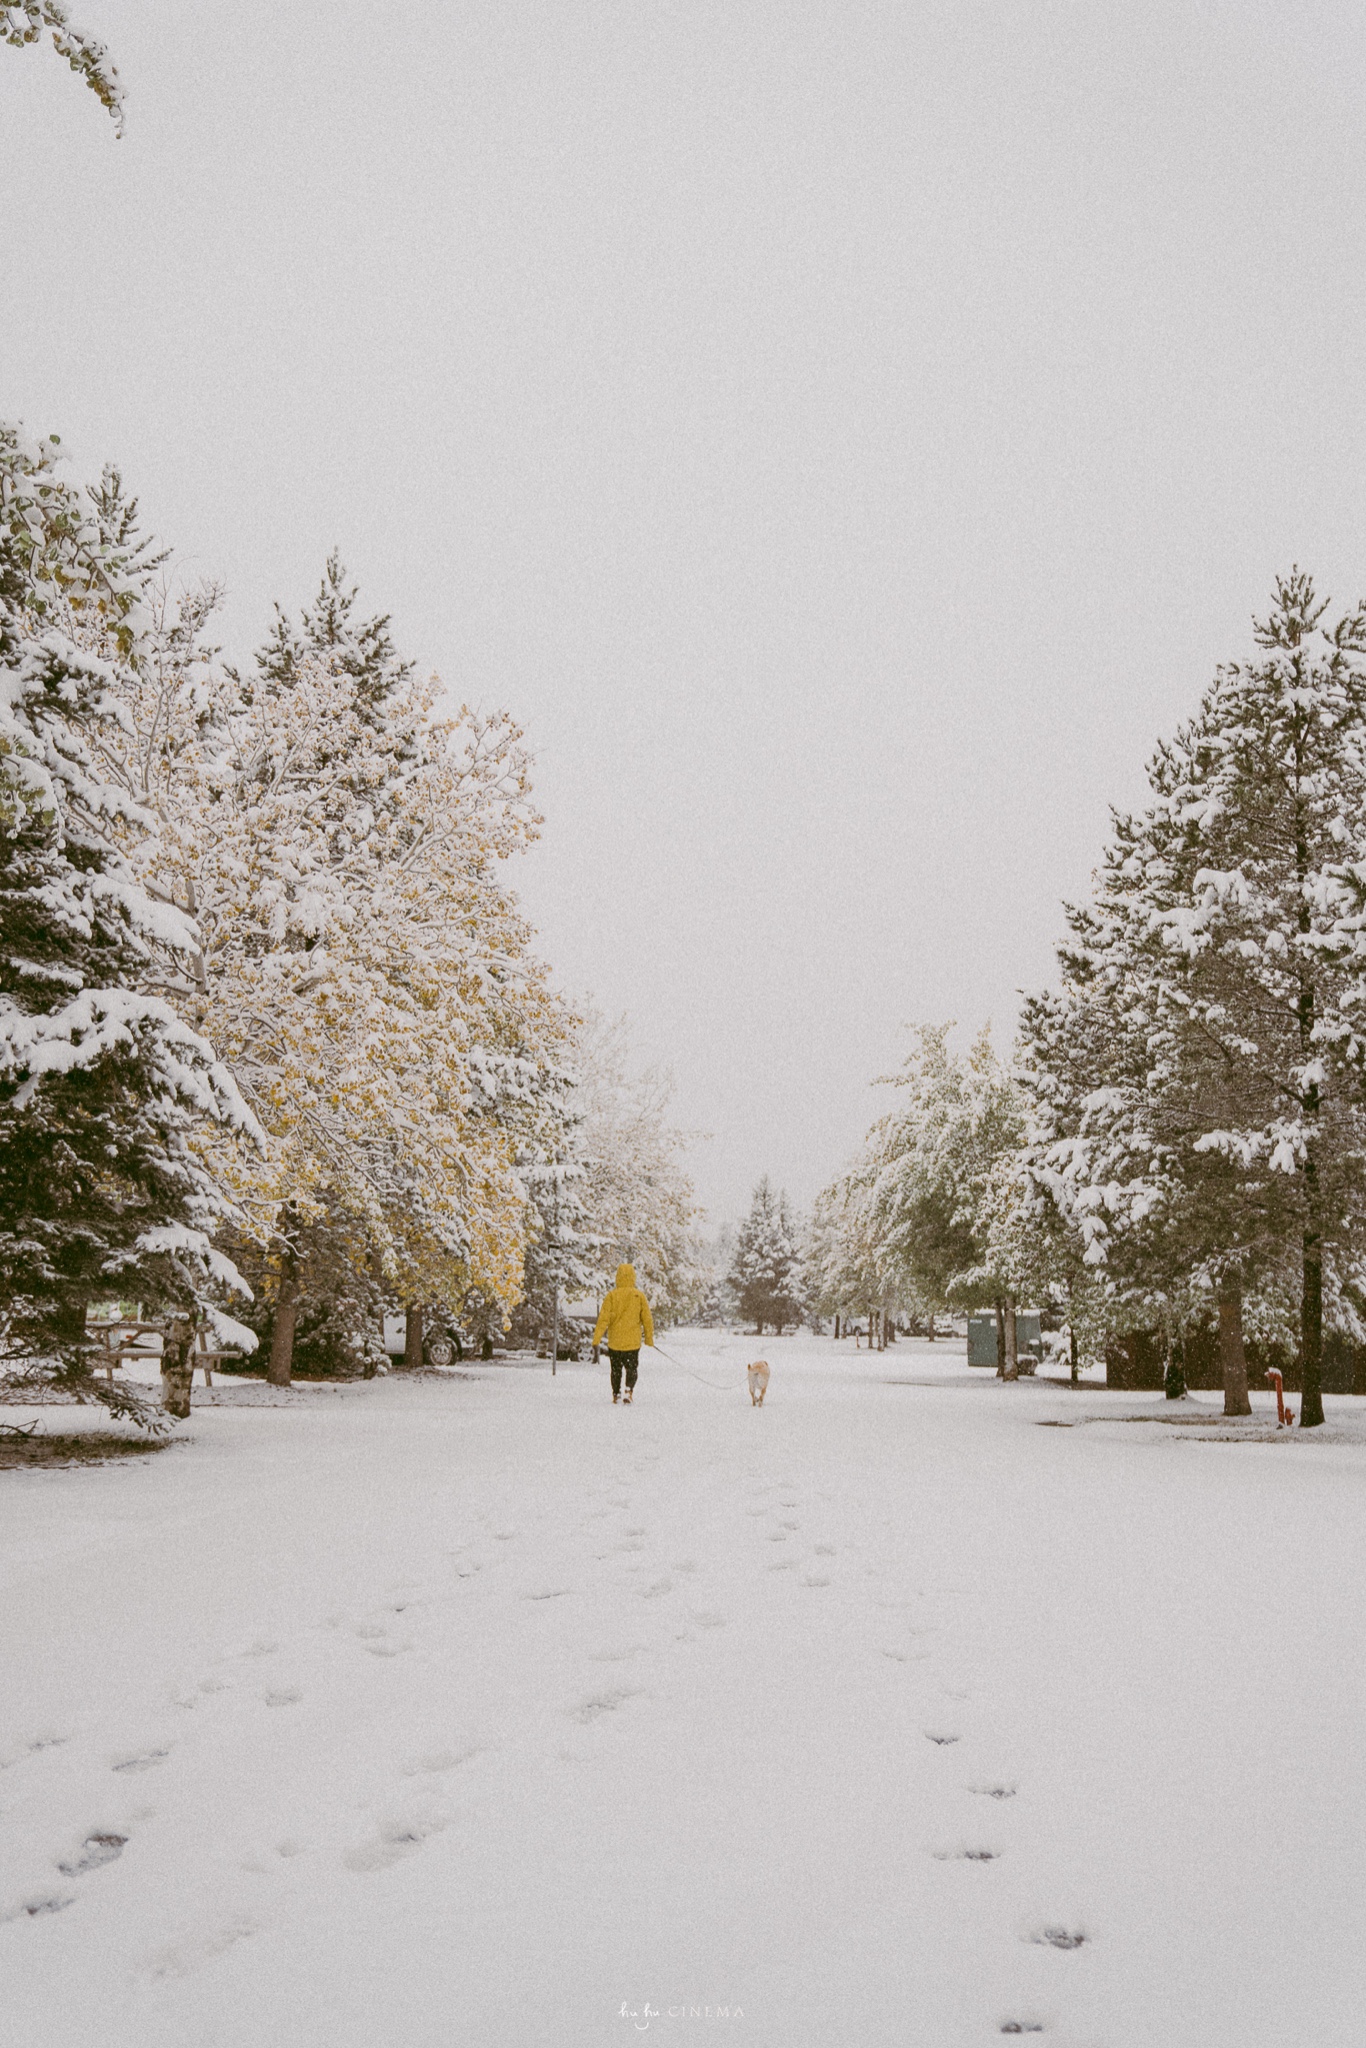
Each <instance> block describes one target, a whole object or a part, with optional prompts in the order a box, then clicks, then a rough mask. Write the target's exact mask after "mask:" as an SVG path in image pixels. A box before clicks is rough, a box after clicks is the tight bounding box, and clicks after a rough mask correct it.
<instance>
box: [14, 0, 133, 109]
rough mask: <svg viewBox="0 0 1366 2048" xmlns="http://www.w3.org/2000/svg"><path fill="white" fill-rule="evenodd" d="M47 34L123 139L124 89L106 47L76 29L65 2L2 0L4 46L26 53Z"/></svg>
mask: <svg viewBox="0 0 1366 2048" xmlns="http://www.w3.org/2000/svg"><path fill="white" fill-rule="evenodd" d="M44 32H46V33H47V34H48V35H50V36H51V38H52V43H53V47H54V48H55V50H56V51H57V54H58V56H60V57H65V58H66V61H67V63H68V64H69V65H70V66H71V69H72V70H73V71H74V72H75V74H76V76H77V77H78V78H83V79H84V80H85V82H86V84H87V85H88V86H89V87H90V90H91V91H92V92H93V93H94V95H95V97H96V99H97V100H98V101H99V102H100V105H101V106H102V107H105V108H107V109H108V111H109V113H110V114H112V115H113V117H114V127H115V130H116V131H117V133H118V134H120V135H121V134H122V133H123V86H122V83H121V82H120V79H119V74H118V72H117V71H116V70H115V69H114V66H113V65H112V63H111V62H110V61H109V52H108V50H106V48H105V46H104V44H103V43H99V42H96V40H95V38H94V36H91V35H87V34H86V33H85V31H84V30H83V29H79V28H77V27H76V25H75V23H74V22H73V21H72V19H71V16H70V14H69V13H68V11H67V9H66V7H65V6H64V5H63V0H0V42H2V43H9V44H11V45H12V46H13V47H14V48H16V49H23V48H24V47H25V45H27V44H29V43H36V42H38V41H39V40H40V39H41V38H42V36H43V34H44Z"/></svg>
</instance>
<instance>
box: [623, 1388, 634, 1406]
mask: <svg viewBox="0 0 1366 2048" xmlns="http://www.w3.org/2000/svg"><path fill="white" fill-rule="evenodd" d="M621 1398H622V1400H623V1401H624V1402H625V1403H626V1405H627V1407H628V1408H629V1407H630V1405H631V1403H632V1401H634V1400H635V1398H636V1391H635V1388H634V1387H632V1389H631V1391H630V1393H629V1394H623V1395H622V1397H621Z"/></svg>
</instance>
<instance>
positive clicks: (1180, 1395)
mask: <svg viewBox="0 0 1366 2048" xmlns="http://www.w3.org/2000/svg"><path fill="white" fill-rule="evenodd" d="M1164 1335H1165V1337H1166V1340H1167V1367H1166V1371H1165V1372H1164V1373H1163V1375H1162V1391H1163V1393H1164V1394H1165V1395H1166V1397H1167V1399H1168V1400H1169V1401H1184V1400H1185V1398H1186V1368H1185V1366H1184V1365H1183V1364H1182V1362H1181V1360H1180V1359H1179V1358H1178V1357H1177V1348H1176V1345H1175V1343H1174V1342H1173V1340H1172V1333H1171V1329H1170V1327H1168V1328H1167V1329H1166V1330H1165V1331H1164ZM1244 1391H1246V1381H1244Z"/></svg>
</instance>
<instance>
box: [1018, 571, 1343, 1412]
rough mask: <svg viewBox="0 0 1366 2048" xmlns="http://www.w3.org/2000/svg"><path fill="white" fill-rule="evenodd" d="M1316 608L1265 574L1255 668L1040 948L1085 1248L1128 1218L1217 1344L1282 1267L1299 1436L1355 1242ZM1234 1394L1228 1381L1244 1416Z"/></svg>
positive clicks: (1331, 715)
mask: <svg viewBox="0 0 1366 2048" xmlns="http://www.w3.org/2000/svg"><path fill="white" fill-rule="evenodd" d="M1326 611H1327V605H1326V603H1325V602H1324V601H1321V600H1320V599H1319V598H1318V597H1317V596H1316V594H1315V591H1314V586H1313V583H1312V581H1311V579H1310V578H1309V577H1308V576H1306V575H1303V574H1302V573H1301V572H1300V571H1299V570H1295V571H1292V573H1291V574H1290V575H1289V576H1288V577H1285V578H1283V579H1281V580H1280V581H1279V582H1278V583H1277V585H1276V589H1275V594H1274V600H1273V607H1272V611H1271V613H1270V615H1269V617H1268V618H1267V619H1266V620H1265V621H1262V622H1257V623H1256V625H1255V629H1254V630H1255V638H1256V641H1257V645H1258V648H1259V650H1260V652H1259V655H1258V657H1257V658H1256V659H1254V660H1252V661H1250V662H1247V663H1235V664H1230V665H1229V666H1227V667H1225V668H1222V669H1220V670H1219V671H1218V673H1217V675H1216V677H1215V680H1214V682H1213V684H1212V685H1211V687H1210V689H1209V690H1208V691H1207V692H1206V694H1205V697H1204V700H1203V702H1202V704H1201V707H1200V710H1199V713H1198V715H1197V716H1196V718H1195V719H1194V720H1193V721H1192V723H1191V724H1190V725H1189V726H1187V727H1185V728H1183V729H1182V730H1181V731H1180V732H1179V733H1178V735H1177V736H1176V738H1175V740H1174V741H1172V742H1171V743H1170V744H1167V745H1164V746H1162V747H1161V748H1159V750H1158V753H1157V755H1156V756H1155V757H1154V760H1153V762H1152V764H1151V767H1150V770H1149V777H1150V782H1151V784H1152V790H1153V801H1152V802H1151V804H1150V805H1149V807H1148V809H1147V810H1146V811H1145V812H1143V813H1142V814H1141V816H1138V817H1132V818H1118V819H1116V824H1115V838H1114V842H1113V844H1112V847H1111V849H1110V851H1109V853H1108V854H1107V858H1106V862H1105V866H1104V868H1103V870H1102V872H1101V875H1100V877H1099V880H1098V886H1097V891H1096V896H1095V899H1094V901H1093V903H1092V904H1091V905H1090V906H1088V907H1087V908H1086V909H1085V910H1084V911H1083V912H1078V913H1075V914H1074V916H1073V929H1074V943H1073V945H1072V946H1071V947H1070V948H1069V952H1070V954H1071V955H1072V956H1073V957H1072V960H1071V964H1070V965H1069V962H1068V960H1067V958H1066V957H1065V958H1064V967H1065V972H1066V973H1067V974H1068V978H1069V984H1070V985H1069V988H1068V990H1067V994H1068V996H1069V998H1070V999H1072V1008H1073V1014H1072V1015H1071V1016H1070V1017H1069V1018H1067V1019H1066V1020H1065V1021H1066V1023H1067V1026H1068V1028H1069V1029H1070V1030H1071V1032H1072V1033H1073V1035H1074V1037H1079V1038H1081V1039H1084V1041H1085V1042H1086V1043H1087V1044H1089V1045H1090V1046H1091V1047H1092V1049H1093V1068H1094V1076H1093V1078H1095V1079H1097V1080H1098V1081H1099V1082H1100V1083H1101V1085H1097V1086H1093V1087H1092V1088H1090V1089H1086V1088H1085V1087H1084V1086H1083V1087H1082V1089H1081V1090H1080V1091H1078V1090H1077V1089H1075V1088H1074V1089H1073V1093H1074V1096H1075V1098H1076V1102H1077V1105H1078V1108H1077V1112H1076V1113H1074V1115H1073V1117H1072V1119H1071V1121H1070V1123H1069V1124H1068V1127H1067V1128H1065V1129H1063V1130H1062V1131H1061V1132H1060V1133H1059V1136H1058V1139H1057V1142H1056V1144H1055V1146H1054V1148H1053V1152H1052V1164H1053V1165H1054V1166H1055V1168H1056V1170H1057V1172H1058V1175H1059V1186H1060V1187H1061V1188H1063V1189H1064V1190H1065V1199H1070V1201H1071V1203H1072V1205H1073V1210H1074V1213H1075V1214H1077V1215H1078V1216H1079V1217H1084V1218H1085V1219H1086V1221H1085V1224H1084V1227H1085V1228H1086V1229H1087V1231H1088V1235H1089V1236H1090V1238H1091V1244H1092V1251H1093V1255H1094V1256H1096V1257H1098V1258H1109V1257H1112V1256H1113V1250H1114V1248H1115V1246H1116V1244H1117V1241H1118V1240H1119V1239H1121V1238H1123V1237H1124V1236H1126V1235H1129V1236H1133V1234H1134V1232H1135V1227H1136V1226H1137V1229H1138V1235H1137V1240H1136V1242H1137V1251H1138V1256H1139V1258H1140V1260H1141V1259H1142V1257H1143V1254H1144V1247H1145V1245H1146V1246H1147V1247H1148V1256H1149V1259H1150V1261H1151V1248H1152V1247H1154V1246H1158V1247H1160V1251H1159V1256H1158V1258H1157V1260H1156V1261H1155V1263H1156V1264H1157V1265H1158V1267H1159V1277H1160V1271H1161V1268H1162V1267H1163V1266H1165V1267H1166V1268H1168V1269H1172V1268H1176V1269H1179V1268H1180V1267H1181V1266H1182V1265H1184V1267H1185V1268H1186V1270H1188V1271H1189V1270H1191V1269H1196V1270H1197V1271H1199V1270H1203V1272H1204V1274H1205V1275H1206V1277H1207V1278H1208V1280H1209V1281H1210V1283H1211V1284H1212V1285H1213V1286H1215V1287H1216V1288H1217V1290H1218V1295H1219V1308H1220V1323H1221V1334H1222V1335H1223V1337H1224V1339H1225V1343H1226V1351H1227V1353H1228V1355H1229V1356H1231V1357H1233V1356H1236V1357H1238V1358H1240V1357H1241V1349H1242V1346H1241V1335H1240V1330H1241V1318H1242V1299H1243V1295H1244V1293H1245V1292H1246V1291H1247V1290H1248V1288H1249V1287H1259V1288H1261V1289H1262V1290H1263V1291H1265V1290H1268V1289H1270V1290H1271V1291H1273V1292H1274V1290H1275V1289H1276V1287H1277V1286H1278V1285H1279V1284H1281V1283H1282V1282H1283V1279H1284V1269H1285V1266H1286V1263H1287V1261H1288V1260H1289V1259H1291V1258H1293V1260H1294V1263H1295V1266H1296V1267H1297V1269H1298V1290H1297V1291H1298V1294H1299V1302H1298V1324H1299V1342H1300V1355H1301V1366H1302V1371H1303V1376H1304V1399H1303V1402H1302V1405H1301V1421H1302V1423H1303V1424H1304V1425H1305V1426H1306V1427H1313V1426H1314V1425H1315V1424H1317V1423H1320V1422H1321V1421H1322V1419H1323V1403H1322V1392H1321V1358H1322V1328H1323V1308H1324V1293H1325V1285H1326V1287H1327V1290H1328V1293H1329V1298H1330V1305H1331V1304H1332V1303H1334V1302H1335V1301H1336V1302H1340V1301H1341V1299H1342V1294H1343V1291H1344V1289H1346V1288H1349V1287H1351V1286H1352V1285H1353V1283H1354V1281H1355V1279H1356V1277H1357V1275H1358V1273H1359V1271H1360V1266H1361V1261H1362V1258H1363V1252H1364V1251H1366V1120H1364V1119H1363V1089H1362V1068H1363V1060H1364V1059H1366V1045H1363V1040H1362V1037H1361V1035H1360V1017H1361V1006H1362V1003H1363V1000H1366V969H1364V963H1363V945H1364V944H1366V942H1364V940H1363V934H1362V931H1361V929H1360V918H1359V916H1358V914H1357V912H1358V902H1357V893H1356V888H1355V884H1354V881H1353V876H1354V874H1355V873H1356V872H1360V871H1366V660H1363V657H1364V656H1366V608H1360V609H1358V610H1356V611H1353V612H1349V613H1347V614H1346V615H1345V616H1343V617H1341V618H1339V619H1338V620H1337V621H1336V623H1334V624H1333V625H1331V626H1329V625H1326V624H1325V623H1324V620H1325V614H1326ZM1116 1018H1122V1021H1123V1030H1122V1032H1120V1033H1116V1032H1115V1031H1114V1029H1113V1024H1114V1020H1115V1019H1116ZM1107 1027H1109V1028H1107ZM1054 1035H1055V1036H1057V1032H1056V1030H1055V1032H1054ZM1107 1040H1108V1041H1109V1049H1108V1051H1107V1050H1106V1042H1107ZM1044 1063H1045V1061H1044V1059H1043V1058H1041V1057H1040V1056H1038V1055H1036V1057H1035V1064H1036V1065H1042V1064H1044ZM1237 1391H1238V1390H1237V1386H1236V1372H1235V1375H1234V1387H1233V1405H1234V1409H1235V1412H1236V1411H1237V1409H1238V1408H1239V1407H1242V1408H1243V1409H1244V1411H1245V1407H1246V1397H1245V1395H1244V1396H1243V1397H1242V1400H1241V1402H1239V1401H1238V1400H1237ZM1228 1393H1229V1389H1228V1383H1227V1381H1226V1405H1227V1403H1228Z"/></svg>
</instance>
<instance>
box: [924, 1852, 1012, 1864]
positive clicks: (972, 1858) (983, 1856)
mask: <svg viewBox="0 0 1366 2048" xmlns="http://www.w3.org/2000/svg"><path fill="white" fill-rule="evenodd" d="M930 1854H931V1855H932V1856H933V1858H934V1860H935V1862H936V1863H995V1862H997V1861H998V1860H999V1858H1000V1854H1001V1852H1000V1850H999V1849H931V1851H930Z"/></svg>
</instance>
